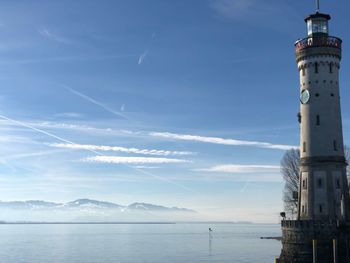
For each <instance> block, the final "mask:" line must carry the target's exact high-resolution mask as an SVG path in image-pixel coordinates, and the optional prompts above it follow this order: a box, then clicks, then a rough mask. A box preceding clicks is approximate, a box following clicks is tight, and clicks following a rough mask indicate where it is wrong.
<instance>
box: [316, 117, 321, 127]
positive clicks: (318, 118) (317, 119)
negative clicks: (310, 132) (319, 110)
mask: <svg viewBox="0 0 350 263" xmlns="http://www.w3.org/2000/svg"><path fill="white" fill-rule="evenodd" d="M316 125H317V126H320V115H317V116H316Z"/></svg>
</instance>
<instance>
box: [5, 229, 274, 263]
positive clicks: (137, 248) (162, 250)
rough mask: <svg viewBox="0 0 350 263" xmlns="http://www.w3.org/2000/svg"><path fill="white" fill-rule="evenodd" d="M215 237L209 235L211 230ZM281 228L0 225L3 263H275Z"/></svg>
mask: <svg viewBox="0 0 350 263" xmlns="http://www.w3.org/2000/svg"><path fill="white" fill-rule="evenodd" d="M209 227H211V228H212V229H213V232H212V233H211V234H209V232H208V228H209ZM280 234H281V230H280V226H279V225H257V224H246V225H240V224H168V225H135V224H133V225H125V224H123V225H6V224H4V225H0V262H7V263H12V262H13V263H21V262H30V263H31V262H33V263H41V262H60V263H61V262H63V263H68V262H74V263H75V262H77V263H78V262H79V263H80V262H81V263H89V262H91V263H92V262H94V263H95V262H103V263H109V262H127V263H129V262H130V263H131V262H132V263H141V262H142V263H148V262H149V263H168V262H175V263H180V262H181V263H183V262H186V263H187V262H221V263H222V262H246V263H252V262H259V263H272V262H273V260H274V257H276V256H278V255H279V253H280V249H281V243H280V242H279V241H276V240H261V239H260V237H261V236H279V235H280Z"/></svg>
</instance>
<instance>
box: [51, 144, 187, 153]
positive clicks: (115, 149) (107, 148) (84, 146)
mask: <svg viewBox="0 0 350 263" xmlns="http://www.w3.org/2000/svg"><path fill="white" fill-rule="evenodd" d="M48 145H49V146H51V147H56V148H64V149H73V150H94V151H113V152H123V153H133V154H144V155H158V156H169V155H191V154H193V153H192V152H183V151H167V150H154V149H153V150H149V149H137V148H126V147H120V146H105V145H89V144H68V143H51V144H48Z"/></svg>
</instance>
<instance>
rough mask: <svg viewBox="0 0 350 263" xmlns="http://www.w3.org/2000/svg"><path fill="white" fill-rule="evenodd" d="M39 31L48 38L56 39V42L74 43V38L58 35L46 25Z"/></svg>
mask: <svg viewBox="0 0 350 263" xmlns="http://www.w3.org/2000/svg"><path fill="white" fill-rule="evenodd" d="M38 33H39V34H40V35H41V36H43V37H45V38H48V39H50V40H53V41H56V42H60V43H63V44H72V43H73V41H72V40H69V39H67V38H64V37H61V36H58V35H56V34H53V33H52V32H51V31H50V30H49V29H47V28H45V27H43V28H41V29H39V30H38Z"/></svg>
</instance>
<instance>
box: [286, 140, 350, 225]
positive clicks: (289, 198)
mask: <svg viewBox="0 0 350 263" xmlns="http://www.w3.org/2000/svg"><path fill="white" fill-rule="evenodd" d="M344 154H345V159H346V162H347V163H348V164H349V162H350V148H349V147H348V146H346V145H344ZM299 166H300V150H299V149H290V150H287V151H286V152H285V153H284V155H283V157H282V159H281V174H282V177H283V181H284V190H283V207H284V212H285V213H286V218H287V219H296V216H297V213H298V186H299V179H300V178H299V175H300V169H299ZM346 174H347V177H348V181H349V176H350V166H349V165H348V166H347V169H346Z"/></svg>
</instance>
